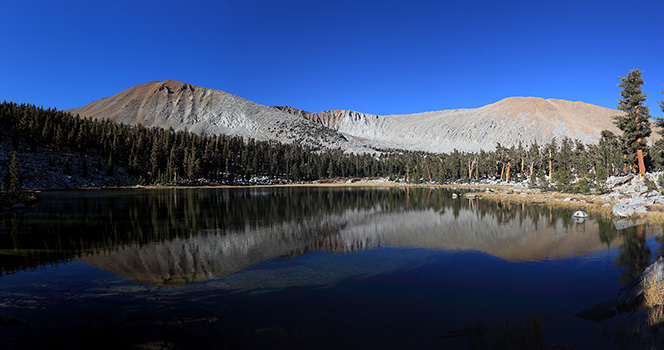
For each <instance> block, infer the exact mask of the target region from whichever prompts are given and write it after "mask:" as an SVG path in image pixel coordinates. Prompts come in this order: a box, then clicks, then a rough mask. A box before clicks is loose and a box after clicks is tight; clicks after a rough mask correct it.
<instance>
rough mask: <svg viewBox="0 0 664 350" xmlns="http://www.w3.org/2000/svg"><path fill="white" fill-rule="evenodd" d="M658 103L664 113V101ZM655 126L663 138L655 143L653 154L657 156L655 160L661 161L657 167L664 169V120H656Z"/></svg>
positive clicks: (663, 91) (657, 163)
mask: <svg viewBox="0 0 664 350" xmlns="http://www.w3.org/2000/svg"><path fill="white" fill-rule="evenodd" d="M662 93H663V94H664V90H662ZM657 103H658V104H659V108H661V109H662V112H664V100H663V101H657ZM655 125H657V126H658V127H659V128H660V129H659V130H658V131H657V133H658V134H660V135H661V136H662V138H661V139H659V140H657V142H655V145H654V147H653V152H654V153H655V155H653V158H654V159H656V160H658V161H659V162H656V166H657V167H659V168H662V167H664V118H661V117H657V118H655Z"/></svg>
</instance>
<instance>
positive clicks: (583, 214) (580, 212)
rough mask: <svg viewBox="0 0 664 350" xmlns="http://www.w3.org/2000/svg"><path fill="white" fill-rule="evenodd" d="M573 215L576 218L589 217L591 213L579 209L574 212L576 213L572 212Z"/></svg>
mask: <svg viewBox="0 0 664 350" xmlns="http://www.w3.org/2000/svg"><path fill="white" fill-rule="evenodd" d="M572 216H573V217H575V218H587V217H589V216H590V215H588V213H586V212H585V211H583V210H577V211H575V212H574V214H572Z"/></svg>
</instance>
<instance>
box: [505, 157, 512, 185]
mask: <svg viewBox="0 0 664 350" xmlns="http://www.w3.org/2000/svg"><path fill="white" fill-rule="evenodd" d="M510 169H512V162H511V161H509V162H507V176H506V177H505V179H506V181H507V182H510Z"/></svg>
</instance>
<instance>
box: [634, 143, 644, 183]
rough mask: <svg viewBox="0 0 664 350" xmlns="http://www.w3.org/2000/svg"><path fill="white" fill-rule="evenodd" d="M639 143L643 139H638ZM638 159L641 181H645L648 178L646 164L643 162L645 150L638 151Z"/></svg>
mask: <svg viewBox="0 0 664 350" xmlns="http://www.w3.org/2000/svg"><path fill="white" fill-rule="evenodd" d="M637 141H638V142H641V139H638V140H637ZM636 158H637V159H638V161H639V179H643V178H645V177H646V164H645V163H644V162H643V150H641V149H637V150H636Z"/></svg>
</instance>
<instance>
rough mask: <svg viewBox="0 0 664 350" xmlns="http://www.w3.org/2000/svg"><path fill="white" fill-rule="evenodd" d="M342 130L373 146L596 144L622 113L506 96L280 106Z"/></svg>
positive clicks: (448, 148)
mask: <svg viewBox="0 0 664 350" xmlns="http://www.w3.org/2000/svg"><path fill="white" fill-rule="evenodd" d="M280 108H282V109H283V110H285V111H288V112H289V113H291V114H294V115H297V116H300V117H302V118H306V119H308V120H312V121H315V122H318V123H321V124H323V125H325V126H328V127H330V128H332V129H334V130H337V131H339V132H341V133H343V134H346V135H351V136H354V137H357V138H361V139H364V140H366V141H367V142H368V143H369V144H371V145H372V146H374V147H380V148H398V149H409V150H422V151H429V152H450V151H453V150H454V149H457V150H459V151H471V152H475V151H479V150H480V149H484V150H492V149H494V147H495V145H496V142H500V144H501V145H503V146H507V147H510V146H512V145H514V146H516V145H518V143H519V141H521V142H523V144H524V145H528V144H530V143H531V142H532V141H537V142H538V143H539V144H543V143H547V142H549V141H551V139H552V138H554V137H555V138H556V139H557V140H558V141H560V140H561V139H562V138H563V137H566V136H567V137H570V138H572V139H578V140H580V141H582V142H583V143H586V144H589V143H597V141H598V139H599V137H600V132H601V131H602V130H604V129H607V130H610V131H612V132H614V133H616V134H619V133H620V131H619V130H618V129H617V128H616V127H615V125H613V119H612V118H611V117H612V116H614V115H617V114H619V113H621V112H619V111H617V110H613V109H609V108H604V107H599V106H595V105H591V104H587V103H583V102H571V101H565V100H556V99H547V100H545V99H543V98H539V97H510V98H506V99H503V100H500V101H498V102H496V103H493V104H490V105H486V106H484V107H481V108H474V109H455V110H444V111H435V112H425V113H416V114H405V115H390V116H376V115H371V114H364V113H358V112H354V111H344V110H333V111H327V112H319V113H309V112H306V111H299V110H294V109H292V108H290V107H280Z"/></svg>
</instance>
